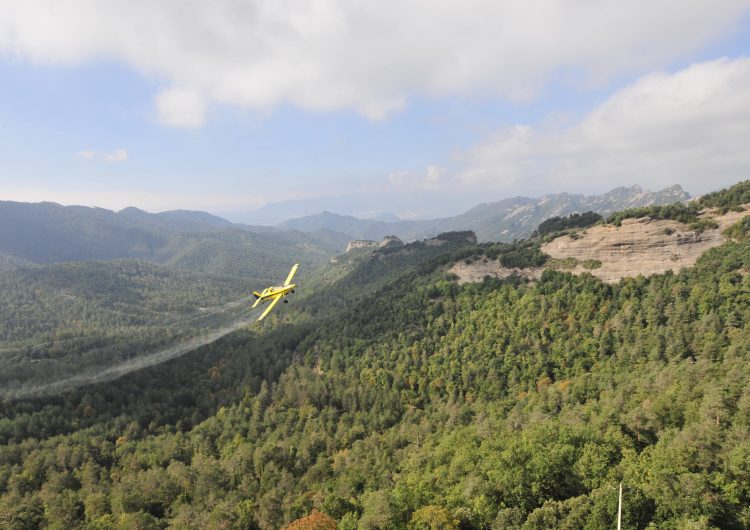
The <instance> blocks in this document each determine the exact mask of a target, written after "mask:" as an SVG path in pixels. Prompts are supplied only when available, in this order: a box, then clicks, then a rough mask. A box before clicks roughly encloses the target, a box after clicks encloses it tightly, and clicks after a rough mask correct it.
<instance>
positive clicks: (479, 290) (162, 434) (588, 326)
mask: <svg viewBox="0 0 750 530" xmlns="http://www.w3.org/2000/svg"><path fill="white" fill-rule="evenodd" d="M746 185H747V183H743V184H741V185H739V186H746ZM743 197H744V195H743V193H742V191H741V190H737V189H732V190H729V191H727V192H725V194H724V195H716V196H712V198H711V201H714V203H715V204H713V203H712V204H711V206H713V207H718V208H724V207H726V208H732V207H736V206H737V205H738V204H739V201H742V200H744V199H743ZM741 223H742V222H741ZM735 231H736V233H737V234H745V233H746V231H747V230H746V228H745V225H744V224H742V225H741V226H740V227H739V228H736V229H735ZM734 239H736V240H737V241H734V242H728V243H726V244H725V245H723V246H721V247H718V248H716V249H713V250H711V251H709V252H707V253H706V254H705V255H704V256H702V257H701V258H700V260H699V262H698V263H697V265H696V266H695V267H693V268H691V269H688V270H684V271H682V272H680V273H679V274H672V273H668V274H664V275H658V276H653V277H650V278H642V277H638V278H632V279H625V280H623V281H621V282H620V283H617V284H603V283H602V282H600V281H599V280H597V279H595V278H594V277H592V276H590V275H582V276H573V275H571V274H568V273H565V272H560V271H554V270H548V271H546V272H545V273H544V275H543V276H542V278H541V280H539V281H537V282H534V283H527V282H525V281H522V280H520V279H518V278H510V279H508V280H504V281H500V280H495V279H486V280H485V281H484V282H483V283H480V284H467V285H463V286H459V285H458V284H457V283H456V282H455V281H454V280H453V279H452V278H451V277H450V276H448V275H446V273H445V270H446V268H445V266H444V265H446V264H448V263H451V262H453V261H455V260H457V259H471V257H472V256H475V255H477V254H485V255H487V253H492V254H495V253H496V257H497V258H498V259H501V260H502V259H504V258H505V259H506V260H511V261H512V260H516V259H518V260H527V259H528V260H532V261H533V260H534V259H535V252H536V251H538V244H536V243H534V242H519V243H516V244H513V245H485V246H481V247H477V246H474V245H471V244H468V243H460V242H459V241H455V242H453V243H449V244H447V245H443V246H430V245H425V244H424V243H419V244H414V245H408V246H406V247H402V248H400V249H393V250H390V251H382V252H377V253H375V254H373V255H361V256H359V257H357V258H356V259H354V258H352V259H350V260H347V259H342V260H341V263H338V264H334V265H332V266H331V267H330V268H328V269H327V270H326V271H325V272H323V271H321V272H319V273H318V275H319V276H318V277H317V279H315V280H314V281H313V284H314V286H315V287H314V292H311V293H309V294H310V296H307V297H305V298H303V299H300V300H299V302H298V303H297V304H290V305H289V306H285V307H284V312H283V313H282V312H279V313H277V314H275V315H274V317H273V318H272V319H271V320H270V324H269V325H268V326H264V327H262V328H254V329H251V330H243V331H240V332H237V333H235V334H232V335H229V336H227V337H225V338H224V339H222V340H220V341H218V342H216V343H214V344H211V345H209V346H206V347H204V348H201V349H199V350H197V351H195V352H192V353H191V354H189V355H187V356H185V357H183V358H181V359H178V360H175V361H171V362H168V363H165V364H162V365H159V366H156V367H152V368H150V369H147V370H143V371H140V372H136V373H133V374H130V375H128V376H126V377H123V378H121V379H119V380H117V381H115V382H111V383H108V384H106V385H95V386H90V387H83V388H79V389H77V390H75V391H72V392H68V393H66V394H63V395H60V396H56V397H47V398H39V399H35V400H24V401H7V402H3V403H2V405H0V406H1V407H2V408H1V409H0V526H4V527H8V528H14V529H22V528H24V529H25V528H38V527H44V528H88V529H108V528H127V529H136V528H137V529H151V528H154V529H162V528H196V529H198V528H236V529H241V528H244V529H248V528H250V529H256V528H257V529H263V530H267V529H269V530H270V529H278V528H282V527H284V526H285V525H289V524H291V525H292V526H291V528H333V527H334V526H332V522H335V525H336V527H338V528H340V529H354V528H359V529H365V530H374V529H391V528H393V529H401V528H408V529H458V528H461V529H505V528H507V529H524V530H530V529H548V528H569V529H574V528H585V529H600V528H613V527H614V524H615V517H616V507H617V487H618V484H619V483H620V481H622V482H623V484H624V507H623V527H624V528H641V529H644V528H659V529H662V528H667V529H675V530H676V529H684V528H696V529H710V528H721V529H727V528H728V529H747V528H750V371H749V370H748V361H749V359H748V356H749V355H750V353H749V352H750V327H749V326H748V322H750V276H748V275H747V271H748V270H750V242H748V241H746V240H745V238H743V237H736V238H734ZM506 254H507V255H506ZM519 256H520V257H519ZM337 267H338V268H337ZM368 280H369V281H368ZM295 521H296V522H295Z"/></svg>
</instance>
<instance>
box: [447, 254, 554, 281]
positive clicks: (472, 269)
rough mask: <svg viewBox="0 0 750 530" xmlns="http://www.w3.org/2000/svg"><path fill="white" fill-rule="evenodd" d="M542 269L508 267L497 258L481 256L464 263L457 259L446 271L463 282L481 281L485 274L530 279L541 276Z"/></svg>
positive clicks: (494, 276) (496, 276)
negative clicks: (515, 275) (481, 257)
mask: <svg viewBox="0 0 750 530" xmlns="http://www.w3.org/2000/svg"><path fill="white" fill-rule="evenodd" d="M543 270H544V269H542V268H541V267H538V268H529V269H517V268H508V267H503V266H502V265H501V264H500V262H499V261H498V260H492V259H487V258H483V259H478V260H477V261H474V262H472V263H466V262H465V261H463V260H461V261H458V262H457V263H455V264H454V265H453V267H451V268H450V270H449V271H448V272H450V273H452V274H455V275H456V276H458V283H460V284H464V283H473V282H481V281H482V280H484V278H485V276H491V277H493V278H508V277H509V276H513V275H514V274H517V275H518V276H523V277H524V278H529V279H531V280H537V279H539V278H540V277H541V275H542V271H543Z"/></svg>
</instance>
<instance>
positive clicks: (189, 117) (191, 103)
mask: <svg viewBox="0 0 750 530" xmlns="http://www.w3.org/2000/svg"><path fill="white" fill-rule="evenodd" d="M155 100H156V109H157V111H158V115H159V122H160V123H162V124H163V125H168V126H170V127H185V128H189V129H195V128H198V127H201V126H202V125H203V124H204V122H205V114H206V101H205V99H204V98H203V96H201V95H200V94H199V93H198V92H196V91H195V90H190V89H179V88H171V89H167V90H162V91H161V92H159V94H157V95H156V98H155Z"/></svg>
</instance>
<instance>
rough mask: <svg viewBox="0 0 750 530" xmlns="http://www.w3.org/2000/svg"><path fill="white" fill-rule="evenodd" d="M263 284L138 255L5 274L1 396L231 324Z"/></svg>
mask: <svg viewBox="0 0 750 530" xmlns="http://www.w3.org/2000/svg"><path fill="white" fill-rule="evenodd" d="M259 285H260V283H259V282H258V281H255V282H252V281H246V280H241V279H236V278H228V277H219V276H210V275H205V274H198V273H193V272H184V271H177V270H173V269H169V268H166V267H159V266H156V265H153V264H150V263H147V262H138V261H114V262H94V263H88V262H81V263H66V264H59V265H47V266H41V267H35V268H22V269H18V270H15V271H12V272H6V273H3V274H0V314H1V315H2V316H3V318H2V319H0V395H2V396H4V395H7V393H8V392H11V391H15V390H17V389H20V388H23V387H26V386H29V385H32V386H34V385H40V384H44V383H50V382H53V381H56V380H59V379H64V378H66V377H70V376H72V375H79V374H81V373H85V372H91V371H96V370H101V369H102V368H104V367H108V366H112V365H113V364H117V363H118V362H122V361H123V360H126V359H128V360H132V359H136V358H138V357H140V356H142V355H143V354H145V353H148V352H150V351H154V350H155V349H157V348H158V347H162V346H164V345H169V344H171V343H172V342H174V341H175V340H178V339H179V338H180V337H183V338H184V337H188V336H191V335H194V334H195V333H196V332H198V331H200V330H204V329H212V328H216V327H217V326H221V325H223V324H226V321H227V319H228V318H231V317H232V316H236V314H237V311H236V309H237V308H234V307H233V306H234V305H235V304H234V302H235V301H237V300H239V299H242V298H245V299H246V300H245V303H244V306H245V309H247V306H248V305H249V304H250V302H249V300H248V299H247V298H248V296H249V292H250V290H251V288H257V287H258V286H259ZM239 309H242V308H239ZM245 312H247V311H245Z"/></svg>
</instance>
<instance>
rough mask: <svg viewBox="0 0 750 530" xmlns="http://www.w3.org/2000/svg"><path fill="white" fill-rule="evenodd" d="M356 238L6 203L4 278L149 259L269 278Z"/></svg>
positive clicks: (200, 217)
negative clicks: (66, 265)
mask: <svg viewBox="0 0 750 530" xmlns="http://www.w3.org/2000/svg"><path fill="white" fill-rule="evenodd" d="M348 240H349V238H348V236H346V235H343V234H338V233H335V232H332V231H330V230H320V231H315V230H312V231H306V232H305V233H302V232H299V231H291V230H283V229H279V228H274V227H254V226H249V225H242V224H234V223H231V222H229V221H227V220H225V219H222V218H221V217H217V216H214V215H211V214H209V213H206V212H193V211H186V210H176V211H169V212H162V213H155V214H154V213H148V212H145V211H143V210H139V209H138V208H133V207H130V208H125V209H124V210H121V211H119V212H114V211H111V210H106V209H104V208H89V207H84V206H61V205H59V204H55V203H48V202H47V203H20V202H10V201H0V256H2V259H1V260H0V270H3V269H4V270H11V269H14V268H18V267H21V266H25V265H27V264H29V263H32V264H52V263H60V262H70V261H99V260H114V259H133V258H135V259H142V260H147V261H151V262H154V263H159V264H165V265H171V266H174V267H177V268H182V269H187V270H193V271H201V272H207V273H212V274H226V275H233V276H241V277H252V278H266V277H267V276H268V275H271V274H272V271H273V270H275V267H276V266H279V267H281V268H287V267H288V265H289V263H294V262H295V261H299V262H300V263H303V264H305V262H306V264H307V266H312V265H316V266H317V265H320V264H322V263H325V262H326V261H327V260H328V259H329V258H330V256H331V255H332V254H337V253H340V252H341V251H343V250H344V248H345V247H346V244H347V242H348Z"/></svg>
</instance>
